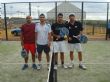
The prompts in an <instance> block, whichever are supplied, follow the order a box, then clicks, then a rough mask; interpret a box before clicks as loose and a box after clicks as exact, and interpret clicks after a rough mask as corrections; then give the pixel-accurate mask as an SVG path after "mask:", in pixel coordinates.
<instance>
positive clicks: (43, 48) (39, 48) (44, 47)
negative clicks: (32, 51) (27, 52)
mask: <svg viewBox="0 0 110 82" xmlns="http://www.w3.org/2000/svg"><path fill="white" fill-rule="evenodd" d="M43 51H44V52H45V53H46V54H48V53H49V52H50V47H49V46H48V44H46V45H39V44H37V53H38V54H41V53H42V52H43Z"/></svg>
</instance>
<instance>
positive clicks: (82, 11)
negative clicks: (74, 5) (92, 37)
mask: <svg viewBox="0 0 110 82" xmlns="http://www.w3.org/2000/svg"><path fill="white" fill-rule="evenodd" d="M83 16H84V2H82V10H81V22H82V26H83V24H84V17H83Z"/></svg>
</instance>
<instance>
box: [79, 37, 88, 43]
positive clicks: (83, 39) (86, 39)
mask: <svg viewBox="0 0 110 82" xmlns="http://www.w3.org/2000/svg"><path fill="white" fill-rule="evenodd" d="M79 40H80V42H81V43H87V42H88V37H87V36H86V35H81V36H80V38H79Z"/></svg>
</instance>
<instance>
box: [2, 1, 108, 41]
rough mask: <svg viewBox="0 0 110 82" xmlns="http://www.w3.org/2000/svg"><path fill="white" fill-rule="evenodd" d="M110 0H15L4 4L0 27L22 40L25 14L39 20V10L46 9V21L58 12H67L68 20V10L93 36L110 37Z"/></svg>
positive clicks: (8, 36) (5, 33)
mask: <svg viewBox="0 0 110 82" xmlns="http://www.w3.org/2000/svg"><path fill="white" fill-rule="evenodd" d="M109 7H110V6H109V2H75V1H69V2H67V1H66V2H25V3H24V2H14V3H2V4H1V11H0V12H1V18H0V30H1V31H2V32H1V35H2V38H3V39H6V40H19V33H18V32H12V31H13V30H17V31H18V30H19V27H20V26H21V25H22V24H23V23H24V22H25V17H26V16H27V15H31V16H32V17H33V22H36V23H37V22H39V18H38V17H39V14H41V13H44V14H45V15H46V18H47V22H48V23H50V24H52V23H53V22H55V21H56V19H57V14H58V13H59V12H61V13H63V14H64V20H66V21H68V16H69V14H71V13H73V14H75V15H76V20H78V21H81V22H82V24H83V27H84V33H85V34H87V35H88V37H89V38H90V39H107V28H108V23H109V19H110V16H109V15H110V14H109V10H110V9H109Z"/></svg>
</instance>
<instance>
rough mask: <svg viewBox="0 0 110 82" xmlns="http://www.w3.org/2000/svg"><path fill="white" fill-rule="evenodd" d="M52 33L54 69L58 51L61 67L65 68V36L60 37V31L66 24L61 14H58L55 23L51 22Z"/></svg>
mask: <svg viewBox="0 0 110 82" xmlns="http://www.w3.org/2000/svg"><path fill="white" fill-rule="evenodd" d="M51 27H52V35H53V52H54V54H55V67H54V68H55V69H57V63H58V53H60V59H61V64H62V67H63V68H67V66H66V65H64V52H66V50H67V48H66V47H67V45H66V44H67V41H66V40H65V37H61V35H60V32H61V29H62V28H67V27H66V24H64V23H63V14H62V13H59V14H58V20H57V22H56V23H54V24H52V26H51Z"/></svg>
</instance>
